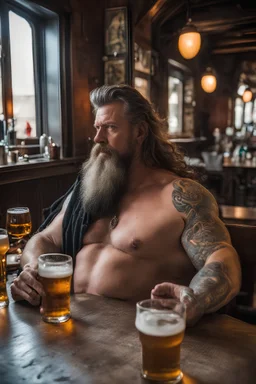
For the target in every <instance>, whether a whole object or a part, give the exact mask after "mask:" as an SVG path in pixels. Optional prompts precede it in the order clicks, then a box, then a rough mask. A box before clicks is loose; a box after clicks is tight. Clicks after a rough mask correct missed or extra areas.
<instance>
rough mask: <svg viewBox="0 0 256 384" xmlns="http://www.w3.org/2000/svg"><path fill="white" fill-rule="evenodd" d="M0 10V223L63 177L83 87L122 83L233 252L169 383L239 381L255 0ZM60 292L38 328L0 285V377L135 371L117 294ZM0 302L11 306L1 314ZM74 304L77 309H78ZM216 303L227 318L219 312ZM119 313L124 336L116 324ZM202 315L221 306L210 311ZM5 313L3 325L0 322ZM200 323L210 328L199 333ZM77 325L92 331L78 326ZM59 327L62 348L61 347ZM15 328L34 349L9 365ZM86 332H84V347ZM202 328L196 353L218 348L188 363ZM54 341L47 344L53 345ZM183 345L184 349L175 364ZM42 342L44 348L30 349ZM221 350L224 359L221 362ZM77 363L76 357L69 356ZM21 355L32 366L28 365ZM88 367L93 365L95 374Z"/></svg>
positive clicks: (250, 318)
mask: <svg viewBox="0 0 256 384" xmlns="http://www.w3.org/2000/svg"><path fill="white" fill-rule="evenodd" d="M0 19H1V29H0V30H1V69H0V70H1V76H0V82H1V93H0V109H2V111H0V112H1V115H0V227H1V228H6V225H7V222H6V212H7V210H8V208H10V207H28V208H29V210H30V213H31V220H32V230H31V234H33V233H34V232H36V230H37V229H38V227H39V226H40V224H41V223H42V221H43V219H44V217H45V215H46V209H47V208H48V207H49V206H51V204H52V203H53V202H54V201H55V200H57V199H58V198H59V197H60V196H62V195H64V194H65V193H66V192H67V190H68V189H69V188H70V187H71V185H72V184H73V183H74V182H75V180H76V178H77V175H78V173H79V171H80V169H81V165H82V163H83V162H84V161H85V160H86V159H87V158H88V157H89V154H90V151H91V149H92V147H93V138H94V135H95V129H94V115H93V112H92V108H91V104H90V100H89V94H90V92H91V91H92V90H93V89H94V88H96V87H99V86H101V85H103V84H106V85H113V84H124V83H125V84H129V85H131V86H133V87H135V88H136V89H137V90H138V91H140V92H141V94H142V95H143V96H144V97H145V98H147V99H148V100H149V101H150V102H151V103H152V104H153V106H154V108H155V110H156V111H157V112H158V113H159V115H160V116H161V117H162V118H163V119H165V122H166V123H165V126H166V130H167V131H168V133H169V134H170V140H171V141H172V142H173V143H175V144H176V145H177V146H179V147H180V148H181V150H182V152H184V154H185V159H186V162H187V163H188V164H189V165H191V166H192V167H193V168H194V169H195V171H196V174H197V177H198V181H199V182H200V183H201V184H202V185H203V186H205V187H206V188H207V189H208V190H210V192H211V193H212V194H213V195H214V197H215V198H216V201H217V203H218V206H219V212H220V217H221V219H222V221H223V222H224V223H225V224H226V226H227V228H228V230H229V233H230V235H231V239H232V242H233V245H234V247H235V248H236V250H237V252H238V254H239V256H240V260H241V265H242V287H241V291H240V293H239V294H238V296H237V298H236V299H234V300H233V301H232V302H231V304H230V305H228V306H227V308H226V309H225V311H226V312H224V313H226V315H223V312H222V314H219V315H218V314H217V315H213V317H212V318H211V317H210V318H209V319H208V320H206V323H205V324H206V325H204V323H199V326H198V328H196V327H195V331H193V330H189V331H188V336H187V339H186V337H185V341H184V344H185V347H184V348H186V349H185V351H184V352H182V355H181V356H182V360H181V361H182V364H183V366H184V367H185V368H184V372H185V374H184V378H183V381H182V382H183V383H185V384H197V383H198V384H202V383H203V384H204V383H209V384H211V383H212V384H215V383H220V382H223V383H227V384H229V383H239V382H243V383H248V384H253V383H254V382H255V381H254V380H255V377H256V371H255V367H254V366H253V360H254V362H255V355H256V347H255V346H256V331H255V324H256V253H255V249H256V240H255V239H256V3H255V2H254V1H253V0H251V1H250V0H190V1H187V0H98V1H97V2H95V1H83V0H33V1H32V0H0ZM186 28H187V29H186ZM188 34H190V38H192V37H191V36H192V35H193V41H192V43H191V44H192V48H191V46H189V45H187V46H186V41H184V39H185V37H184V36H186V35H188ZM182 37H183V38H184V39H183V40H182ZM193 50H194V51H193ZM28 233H29V232H28ZM31 234H28V237H29V236H31ZM25 241H26V239H24V242H25ZM23 245H24V244H23V242H20V243H19V244H18V245H16V246H15V245H14V246H13V248H12V246H11V248H10V251H9V254H7V274H8V280H9V281H10V280H11V279H12V277H13V276H14V275H15V273H16V272H17V269H18V267H19V257H18V256H19V255H20V253H21V252H22V246H23ZM9 295H10V292H9ZM73 300H74V302H73V304H72V305H73V307H72V305H71V309H72V310H73V312H72V313H74V316H73V314H72V317H73V318H74V323H71V320H69V322H67V323H65V327H62V328H59V329H57V328H56V326H54V327H55V329H54V331H52V333H51V331H50V330H48V329H46V328H43V325H41V323H40V320H39V322H37V320H36V318H35V317H33V320H32V319H31V313H30V308H29V307H28V305H25V306H24V307H22V306H19V305H17V306H16V307H17V309H15V305H14V303H13V302H12V300H11V298H10V304H9V307H8V308H7V309H4V310H3V309H1V308H0V339H1V340H0V347H1V349H0V355H1V356H2V354H4V349H3V348H6V351H7V350H8V353H7V355H6V360H7V359H10V362H8V364H9V363H10V365H8V367H7V368H6V369H4V368H3V367H2V365H1V363H0V373H1V372H2V373H1V375H2V374H3V376H2V377H3V380H4V381H3V383H7V384H8V383H11V382H13V383H14V382H15V383H20V382H26V383H34V382H38V383H42V382H48V383H50V382H55V380H56V381H59V382H72V383H80V382H81V383H82V382H83V383H121V382H122V383H126V382H127V383H128V382H129V383H142V382H144V381H142V379H140V376H139V374H138V373H137V371H139V363H138V364H137V360H136V359H139V356H140V353H139V352H140V351H139V345H137V344H136V343H137V340H136V336H134V335H133V329H132V326H131V325H130V323H129V321H131V320H132V321H133V319H134V312H133V310H132V309H131V308H130V307H126V306H125V305H124V304H123V303H121V302H119V301H118V302H117V303H116V304H115V303H114V302H112V301H110V302H109V303H107V302H105V301H104V300H103V299H101V298H99V297H97V298H96V299H95V301H94V299H93V298H91V297H90V296H88V297H86V296H83V297H81V298H80V299H79V298H74V299H73ZM12 305H13V306H14V307H12ZM11 308H13V309H11ZM8 310H9V311H10V312H11V311H12V312H11V313H9V314H8ZM1 311H2V313H1ZM3 311H5V312H3ZM15 311H17V312H15ZM81 311H84V314H83V315H82V316H81V314H79V312H81ZM87 311H89V313H88V318H87V320H86V312H87ZM95 311H96V312H97V311H98V315H97V316H98V317H97V316H96V315H95V314H94V312H95ZM104 311H105V312H106V319H105V323H104V324H103V325H102V327H101V326H100V325H97V326H96V328H95V330H94V331H93V330H92V329H93V323H94V321H95V322H96V323H97V324H98V323H99V324H100V321H101V316H103V317H104V313H105V312H104ZM34 313H35V312H34ZM38 315H39V312H38ZM227 315H228V316H231V317H221V316H227ZM79 316H80V317H79ZM119 316H120V322H122V327H126V329H127V332H128V333H129V337H128V336H127V337H126V335H124V333H123V332H122V327H121V325H120V324H118V320H117V319H118V317H119ZM214 316H220V317H221V321H220V323H218V319H217V318H215V317H214ZM18 317H20V324H21V328H20V338H21V340H22V342H21V341H17V345H18V347H17V350H15V347H14V341H12V343H10V344H8V341H7V337H8V334H9V337H10V338H16V337H17V335H18V333H19V332H18V331H17V332H16V333H15V332H14V327H18V323H19V321H18ZM229 318H230V319H231V320H228V319H229ZM10 319H11V321H12V324H11V326H12V327H13V328H12V331H10V330H9V329H8V326H7V324H6V322H8V321H10ZM76 319H77V323H76V322H75V320H76ZM238 320H239V322H238ZM229 321H230V323H229ZM241 321H242V322H243V323H242V322H241ZM67 324H69V325H67ZM70 324H71V325H70ZM84 324H85V328H83V325H84ZM242 325H244V329H243V328H242ZM44 326H45V327H46V325H44ZM61 326H62V325H61ZM33 327H34V331H33V330H32V329H33ZM207 327H208V328H209V329H210V328H211V327H213V328H212V329H213V330H212V331H209V334H208V333H207V332H208V328H207ZM218 327H219V328H218ZM239 327H241V329H240V328H239ZM108 328H109V329H110V333H111V334H110V335H109V334H108V333H107V329H108ZM218 329H219V330H218ZM90 330H91V331H92V332H93V336H92V337H90V336H89V337H88V338H87V339H86V338H85V333H86V332H89V331H90ZM11 332H13V333H11ZM22 332H24V333H23V334H22ZM33 332H34V333H33ZM35 332H37V333H40V332H41V334H42V335H43V336H40V337H39V339H40V340H41V342H38V343H36V342H35V340H34V338H36V336H35ZM97 332H98V336H97ZM193 332H194V333H193ZM236 332H237V334H236ZM80 333H83V337H82V339H81V340H83V341H84V344H85V346H84V348H85V349H86V345H87V346H88V348H89V349H90V351H91V352H90V353H89V355H88V356H89V357H88V358H89V361H88V362H86V353H85V351H83V350H82V346H81V343H82V341H81V342H79V340H78V339H79V334H80ZM222 333H223V334H226V335H228V334H230V335H229V336H227V340H226V341H225V342H223V343H224V344H225V343H226V344H225V345H224V344H223V345H224V346H225V348H227V353H226V354H225V353H224V349H225V348H224V347H223V345H222V344H221V341H220V340H221V338H222ZM231 334H233V336H232V335H231ZM202 335H203V336H202ZM234 335H236V336H234ZM69 337H70V338H71V339H70V340H71V341H70V343H71V344H70V345H71V346H73V348H74V351H75V352H74V356H73V355H72V356H71V354H68V349H69ZM200 337H202V339H201V340H200ZM203 337H204V338H205V339H204V340H203ZM232 337H234V339H232ZM27 338H31V339H32V344H33V346H34V352H33V353H32V352H31V351H29V352H28V356H29V357H28V359H27V360H26V359H25V357H24V358H22V359H21V360H22V364H21V366H22V367H25V368H24V369H23V371H22V368H20V367H21V366H20V367H19V362H18V358H17V356H21V355H22V354H23V352H24V350H23V349H22V348H23V347H22V345H21V344H22V343H26V339H27ZM65 338H66V342H64V339H65ZM99 338H102V339H104V340H105V339H108V338H109V344H108V343H107V342H106V341H105V344H104V343H103V344H102V345H103V346H102V345H101V346H100V344H99ZM119 338H121V339H122V338H126V341H127V343H128V344H127V345H128V346H127V345H124V344H125V342H124V344H122V345H121V346H120V345H119V349H118V350H117V352H113V351H112V352H111V353H112V355H111V356H110V357H111V358H112V360H111V358H110V361H108V360H107V358H106V357H103V358H102V359H103V362H102V365H100V363H99V361H100V359H101V357H100V356H98V355H97V354H98V353H103V356H106V355H107V354H108V353H110V352H109V350H110V349H112V346H111V342H115V339H119ZM243 338H244V339H243ZM60 340H61V341H60ZM93 340H95V341H97V343H96V344H95V345H96V346H95V345H93ZM232 340H233V341H232ZM243 340H244V343H243ZM203 341H205V342H206V343H207V341H208V342H209V345H210V349H211V351H213V352H212V354H211V356H210V357H209V361H208V360H207V358H205V361H204V362H203V363H204V364H209V363H210V361H211V362H212V359H213V360H214V359H215V358H216V356H218V353H220V354H219V356H218V358H216V361H215V363H214V367H213V368H212V369H209V370H207V367H205V368H204V369H202V365H201V363H200V361H202V360H203V355H204V351H205V349H204V348H206V347H205V346H203V344H202V343H203ZM58 342H59V346H54V345H53V344H54V343H56V345H57V344H58ZM1 343H4V344H3V348H2V344H1ZM40 343H41V344H40ZM200 343H201V344H200ZM247 343H248V344H247ZM32 344H31V345H32ZM195 344H196V345H197V347H198V349H196V356H197V358H198V361H197V362H193V363H189V358H190V356H191V355H193V353H194V350H193V345H195ZM244 344H246V345H247V347H244ZM31 348H32V347H31ZM129 348H130V349H129ZM229 348H230V349H229ZM232 348H234V349H233V351H234V350H235V352H234V353H235V358H237V360H239V359H241V361H240V363H241V365H240V366H239V364H238V363H237V364H238V367H239V372H240V373H239V374H238V368H237V371H233V366H232ZM62 350H66V351H65V359H67V365H66V367H64V368H63V369H60V368H59V371H58V369H57V368H56V367H54V368H53V367H51V361H50V360H51V359H50V357H49V356H52V358H53V359H55V361H56V364H57V365H59V367H60V366H61V364H63V362H62V357H61V353H62ZM50 351H51V352H50ZM239 351H240V352H239ZM36 353H37V354H38V356H40V357H41V358H42V360H41V361H40V362H37V361H36V357H35V356H36ZM51 353H52V355H51ZM63 353H64V352H63ZM76 353H77V355H76ZM111 353H110V354H111ZM200 353H201V354H200ZM239 353H240V354H239ZM15 354H16V355H15ZM79 354H80V357H78V355H79ZM118 354H120V356H119V357H118ZM241 354H242V355H243V361H242V357H241ZM253 354H254V357H253ZM46 355H47V358H46V357H43V356H46ZM131 355H133V356H131ZM228 355H229V357H228ZM15 356H16V358H15ZM233 356H234V354H233ZM76 358H77V359H78V360H75V359H76ZM82 358H84V361H82ZM44 359H45V360H44ZM97 359H99V360H98V365H97V364H96V361H97ZM200 359H202V360H200ZM221 359H223V360H222V361H224V362H225V363H226V368H224V367H222V364H221ZM135 360H136V361H135ZM3 361H5V359H4V360H3ZM74 361H76V363H74ZM125 361H128V362H129V363H127V364H126V363H125ZM11 364H13V365H14V366H15V369H16V373H15V370H13V371H12V365H11ZM38 364H39V365H38ZM47 364H48V365H47ZM72 364H73V368H72ZM83 364H85V366H86V368H82V366H83ZM129 364H130V365H129ZM193 364H194V367H192V365H193ZM234 364H235V363H234ZM33 365H34V366H35V367H36V368H35V369H36V375H37V376H35V374H34V375H33V373H32V369H33ZM223 365H225V364H224V363H223ZM254 365H255V364H254ZM47 366H48V367H50V368H45V367H47ZM219 366H221V368H220V370H219V373H216V372H217V371H218V368H219ZM38 367H39V368H38ZM111 367H112V368H111ZM47 369H48V371H47ZM45 370H46V371H45ZM231 371H233V373H232V374H231V373H230V372H231ZM241 371H243V372H244V373H241ZM40 372H41V373H40ZM45 372H46V373H45ZM97 372H98V374H97ZM104 372H105V373H104ZM235 372H236V373H235ZM40 375H41V376H40ZM72 375H73V376H72ZM98 375H104V376H101V377H103V378H102V381H101V380H100V378H99V377H98ZM123 375H126V376H123ZM239 375H240V376H239ZM243 375H244V376H243ZM72 377H73V379H72ZM223 378H225V380H224V381H221V380H223ZM22 380H23V381H22ZM24 380H25V381H24ZM40 380H43V381H40ZM44 380H45V381H44ZM239 380H240V381H239ZM0 382H1V383H2V380H1V379H0Z"/></svg>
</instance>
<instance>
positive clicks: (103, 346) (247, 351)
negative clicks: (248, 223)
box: [0, 294, 256, 384]
mask: <svg viewBox="0 0 256 384" xmlns="http://www.w3.org/2000/svg"><path fill="white" fill-rule="evenodd" d="M71 302H72V305H71V309H72V319H71V320H69V321H68V322H67V323H63V324H61V325H52V324H46V323H44V322H43V321H42V320H41V318H40V315H39V309H38V308H35V307H31V306H29V305H28V304H25V303H14V302H11V303H10V305H9V307H8V308H7V309H2V310H0V383H1V384H20V383H23V384H24V383H25V384H27V383H28V384H34V383H45V384H53V383H56V384H57V383H74V384H100V383H102V384H115V383H118V384H119V383H120V384H126V383H127V384H128V383H129V384H138V383H139V384H143V383H147V381H146V380H143V379H142V378H141V376H140V367H141V348H140V343H139V340H138V336H137V331H136V329H135V327H134V319H135V307H134V305H132V304H129V303H126V302H122V301H119V300H112V299H106V298H103V297H99V296H92V295H86V294H81V295H74V296H73V297H72V300H71ZM181 363H182V369H183V371H184V379H183V381H182V383H183V384H236V383H237V384H238V383H243V384H253V383H255V379H256V327H255V326H253V325H249V324H247V323H243V322H241V321H239V320H236V319H233V318H231V317H229V316H226V315H208V316H206V317H205V318H204V319H202V320H201V321H200V322H199V324H198V325H197V326H195V327H194V328H190V329H187V331H186V336H185V339H184V342H183V345H182V353H181Z"/></svg>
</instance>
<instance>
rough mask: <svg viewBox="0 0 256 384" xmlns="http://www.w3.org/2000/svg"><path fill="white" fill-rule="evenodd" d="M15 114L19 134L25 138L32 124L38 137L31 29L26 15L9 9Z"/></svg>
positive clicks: (33, 134)
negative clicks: (28, 127) (24, 16)
mask: <svg viewBox="0 0 256 384" xmlns="http://www.w3.org/2000/svg"><path fill="white" fill-rule="evenodd" d="M9 22H10V48H11V71H12V91H13V114H14V118H15V119H16V124H15V129H16V131H17V137H19V138H24V137H26V125H27V122H29V124H30V126H31V127H32V131H31V133H30V136H32V137H35V136H36V111H35V82H34V62H33V45H32V29H31V26H30V24H29V23H28V22H27V20H25V19H24V18H23V17H20V16H18V15H17V14H16V13H14V12H12V11H10V12H9Z"/></svg>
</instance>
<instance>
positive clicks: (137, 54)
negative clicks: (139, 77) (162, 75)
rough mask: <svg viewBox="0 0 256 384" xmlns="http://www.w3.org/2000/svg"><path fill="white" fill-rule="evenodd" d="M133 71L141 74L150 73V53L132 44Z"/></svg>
mask: <svg viewBox="0 0 256 384" xmlns="http://www.w3.org/2000/svg"><path fill="white" fill-rule="evenodd" d="M134 61H135V65H134V69H135V71H139V72H142V73H147V74H149V75H150V73H151V51H150V50H148V49H144V48H142V47H141V46H139V45H138V44H137V43H134Z"/></svg>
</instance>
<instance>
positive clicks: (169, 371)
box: [135, 299, 186, 384]
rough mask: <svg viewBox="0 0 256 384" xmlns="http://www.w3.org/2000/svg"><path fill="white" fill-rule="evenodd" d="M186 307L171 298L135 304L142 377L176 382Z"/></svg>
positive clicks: (179, 378)
mask: <svg viewBox="0 0 256 384" xmlns="http://www.w3.org/2000/svg"><path fill="white" fill-rule="evenodd" d="M185 324H186V322H185V308H184V306H183V305H182V304H181V303H180V302H178V301H176V300H173V299H156V300H154V299H152V300H150V299H149V300H144V301H141V302H139V303H137V307H136V321H135V325H136V328H137V330H138V332H139V338H140V342H141V346H142V376H143V377H144V378H146V379H150V380H156V381H164V382H166V383H172V384H174V383H178V382H179V381H180V380H181V379H182V377H183V374H182V372H181V370H180V345H181V342H182V340H183V337H184V332H185Z"/></svg>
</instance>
